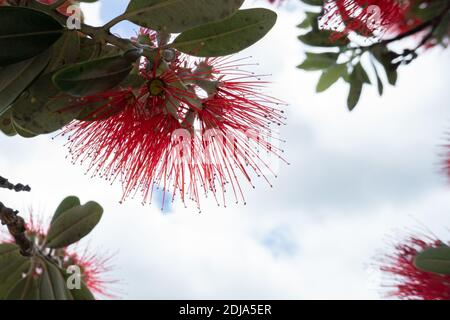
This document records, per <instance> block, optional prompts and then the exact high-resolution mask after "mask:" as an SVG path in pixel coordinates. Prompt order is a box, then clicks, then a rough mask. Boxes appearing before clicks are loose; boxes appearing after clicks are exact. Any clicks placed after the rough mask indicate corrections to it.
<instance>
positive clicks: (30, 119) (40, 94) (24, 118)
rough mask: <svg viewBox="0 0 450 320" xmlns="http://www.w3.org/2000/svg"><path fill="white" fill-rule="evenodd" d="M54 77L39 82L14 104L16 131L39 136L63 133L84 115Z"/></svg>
mask: <svg viewBox="0 0 450 320" xmlns="http://www.w3.org/2000/svg"><path fill="white" fill-rule="evenodd" d="M52 75H53V73H49V74H47V75H44V76H42V77H41V78H39V79H38V80H37V81H36V82H35V83H34V84H33V85H32V86H31V87H30V88H29V89H28V90H27V91H25V92H24V93H23V94H22V95H21V97H20V98H19V99H18V100H17V101H16V102H15V103H14V104H13V107H12V108H11V110H12V121H13V124H14V127H16V128H20V129H21V130H22V131H25V132H28V133H31V134H34V135H39V134H47V133H51V132H54V131H56V130H59V129H61V128H62V127H64V126H65V125H66V124H68V123H69V122H71V121H72V120H74V119H75V118H76V117H77V116H78V114H79V113H80V109H79V108H77V107H71V105H73V99H74V98H72V97H71V96H68V95H66V94H64V93H61V92H60V91H59V89H58V88H56V87H55V85H54V84H53V82H52Z"/></svg>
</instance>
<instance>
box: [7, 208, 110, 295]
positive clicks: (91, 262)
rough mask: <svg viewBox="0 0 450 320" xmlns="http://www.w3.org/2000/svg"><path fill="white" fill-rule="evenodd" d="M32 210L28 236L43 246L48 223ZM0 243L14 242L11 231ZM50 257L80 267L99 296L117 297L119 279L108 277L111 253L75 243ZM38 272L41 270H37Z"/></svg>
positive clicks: (52, 253) (63, 265)
mask: <svg viewBox="0 0 450 320" xmlns="http://www.w3.org/2000/svg"><path fill="white" fill-rule="evenodd" d="M31 211H32V210H30V215H29V219H28V222H27V237H28V238H29V239H31V240H32V241H33V242H34V243H35V245H36V247H37V248H42V245H43V243H44V241H45V237H46V234H47V228H46V224H45V223H44V222H43V219H42V218H36V217H35V216H34V215H33V214H32V212H31ZM0 243H14V239H13V238H12V237H11V235H10V234H9V233H3V232H2V233H0ZM47 250H48V249H47ZM48 258H49V259H53V260H54V261H55V262H56V263H58V264H59V265H60V267H61V268H62V269H63V270H68V269H69V267H71V266H76V267H78V268H79V269H80V271H81V279H82V281H83V282H84V283H85V284H86V286H87V287H88V289H89V290H90V291H91V292H92V293H93V294H94V295H95V296H96V297H97V298H101V297H103V298H114V297H116V295H115V293H114V291H115V290H114V288H113V285H115V284H117V281H115V280H112V279H109V278H108V277H109V273H110V272H111V271H112V265H111V260H112V256H111V255H99V254H97V253H94V252H93V251H92V250H90V249H89V248H88V247H85V248H82V247H81V246H80V245H78V244H75V245H72V247H70V248H69V249H58V250H53V251H52V252H51V253H50V252H49V253H48ZM37 267H39V266H38V265H37ZM36 274H40V272H38V271H36Z"/></svg>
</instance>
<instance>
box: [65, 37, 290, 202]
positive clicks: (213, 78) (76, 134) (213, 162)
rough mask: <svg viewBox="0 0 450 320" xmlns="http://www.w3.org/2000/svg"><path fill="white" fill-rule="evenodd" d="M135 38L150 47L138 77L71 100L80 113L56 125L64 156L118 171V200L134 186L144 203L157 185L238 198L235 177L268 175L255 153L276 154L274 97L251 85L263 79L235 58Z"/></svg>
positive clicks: (101, 171)
mask: <svg viewBox="0 0 450 320" xmlns="http://www.w3.org/2000/svg"><path fill="white" fill-rule="evenodd" d="M145 39H147V41H146V43H147V44H148V45H151V46H153V52H154V56H152V57H150V58H149V57H147V58H145V59H143V60H142V62H141V64H140V66H139V68H138V70H136V74H135V75H136V76H137V77H138V78H139V81H140V84H139V86H137V87H136V86H135V87H131V86H128V87H127V86H122V87H121V88H118V89H117V90H115V91H111V92H106V93H102V94H98V95H94V96H88V97H83V98H81V99H79V100H78V101H77V103H76V107H79V108H81V109H82V110H83V112H82V114H84V116H82V117H81V118H80V120H79V121H75V122H73V123H71V124H70V125H68V126H67V127H66V128H65V130H64V133H63V134H67V135H69V143H68V146H69V150H70V153H71V154H72V156H73V160H74V162H85V161H87V162H88V163H89V170H90V171H91V172H92V173H93V175H94V176H97V175H98V176H101V177H103V178H105V179H107V180H110V181H111V182H113V181H114V180H116V179H119V180H121V183H122V186H123V199H122V200H125V199H126V198H127V197H129V196H134V195H135V194H136V193H138V192H140V193H142V195H143V203H146V202H148V201H150V200H151V198H152V194H153V192H154V191H155V189H162V190H163V191H165V192H166V191H167V192H169V190H170V193H171V194H172V196H171V197H172V200H173V199H174V198H175V196H176V194H177V193H178V194H179V195H180V197H181V200H182V202H183V203H186V199H188V198H189V199H191V200H193V201H194V202H196V203H197V205H198V207H200V198H201V195H202V194H205V195H208V194H212V195H213V197H214V198H215V199H216V201H217V203H218V204H223V205H226V203H227V202H226V198H225V194H226V192H227V190H232V193H233V195H234V196H233V198H234V200H235V201H236V202H239V201H243V202H245V199H244V194H243V191H242V188H241V185H240V183H239V180H240V177H244V179H245V180H247V181H249V182H250V183H251V182H252V175H253V174H256V175H258V176H261V177H263V178H265V179H266V180H268V178H267V173H270V168H269V165H268V163H267V161H264V160H263V155H262V153H265V154H267V153H268V154H270V155H272V156H275V157H276V159H277V160H278V159H279V158H281V152H282V151H281V150H280V149H279V148H278V147H277V142H278V140H277V139H278V138H277V135H276V134H274V133H273V131H272V127H273V125H274V124H275V125H281V124H283V123H284V122H285V118H284V115H283V111H282V110H281V109H280V108H279V106H280V102H279V101H277V100H276V99H273V98H271V97H269V96H267V95H265V94H263V93H261V90H262V89H263V88H264V85H265V84H266V83H265V82H264V81H262V80H261V79H260V78H259V77H258V76H256V75H254V74H252V73H250V72H246V71H242V70H240V67H242V66H245V65H246V64H245V62H243V61H242V60H237V59H234V60H233V58H229V57H228V58H207V59H197V58H195V59H194V58H192V57H190V56H187V55H184V54H180V53H178V52H176V51H175V50H172V49H166V50H160V49H158V47H161V43H157V42H158V41H159V42H161V41H164V39H161V37H159V36H158V37H157V36H156V35H155V33H154V32H149V31H147V30H141V32H140V35H139V36H138V40H139V41H145ZM252 172H253V174H252ZM165 192H164V194H165ZM163 203H164V201H163Z"/></svg>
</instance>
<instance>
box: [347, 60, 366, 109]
mask: <svg viewBox="0 0 450 320" xmlns="http://www.w3.org/2000/svg"><path fill="white" fill-rule="evenodd" d="M362 88H363V80H362V79H361V76H360V74H359V73H358V71H357V69H356V68H355V69H354V70H353V71H352V73H351V74H350V92H349V94H348V99H347V106H348V109H349V110H350V111H352V110H353V109H354V108H355V107H356V105H357V104H358V101H359V99H360V97H361V92H362Z"/></svg>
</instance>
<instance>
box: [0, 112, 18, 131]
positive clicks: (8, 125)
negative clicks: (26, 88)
mask: <svg viewBox="0 0 450 320" xmlns="http://www.w3.org/2000/svg"><path fill="white" fill-rule="evenodd" d="M0 131H1V132H3V133H4V134H5V135H7V136H9V137H12V136H15V135H17V132H16V130H15V129H14V126H13V123H12V120H11V110H8V111H6V113H4V114H3V115H2V116H0Z"/></svg>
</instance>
